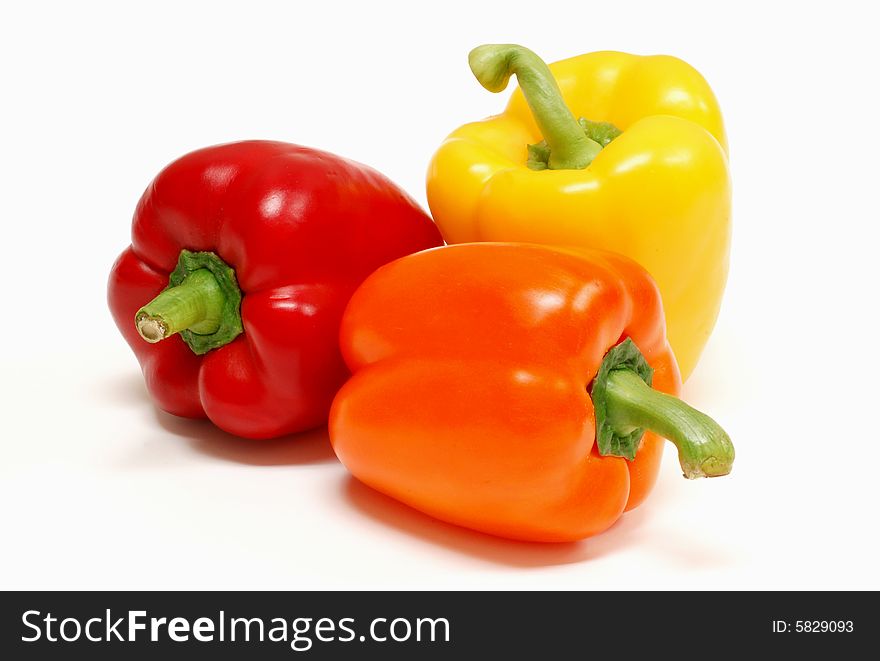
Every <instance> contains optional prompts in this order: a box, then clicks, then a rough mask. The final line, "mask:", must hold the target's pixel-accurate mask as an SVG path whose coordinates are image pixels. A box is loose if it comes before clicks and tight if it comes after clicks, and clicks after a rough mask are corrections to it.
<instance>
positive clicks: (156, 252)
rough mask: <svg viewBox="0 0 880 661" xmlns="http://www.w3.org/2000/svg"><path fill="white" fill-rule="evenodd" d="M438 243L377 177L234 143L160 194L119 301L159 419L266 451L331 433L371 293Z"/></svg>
mask: <svg viewBox="0 0 880 661" xmlns="http://www.w3.org/2000/svg"><path fill="white" fill-rule="evenodd" d="M440 244H442V239H441V237H440V234H439V232H438V231H437V229H436V227H435V225H434V223H433V222H432V221H431V219H430V218H429V217H428V216H427V215H426V214H425V213H424V212H423V211H422V210H421V209H420V208H419V207H418V206H417V205H416V204H415V203H414V202H413V201H412V200H411V199H410V198H409V197H407V195H406V194H405V193H403V192H402V191H401V190H400V189H399V188H397V187H396V186H395V185H394V184H392V183H391V182H390V181H389V180H388V179H386V178H385V177H384V176H382V175H381V174H379V173H378V172H376V171H374V170H372V169H370V168H368V167H366V166H363V165H360V164H358V163H354V162H352V161H348V160H346V159H343V158H340V157H338V156H334V155H333V154H329V153H326V152H322V151H316V150H313V149H308V148H306V147H301V146H297V145H292V144H286V143H280V142H265V141H249V142H239V143H233V144H226V145H220V146H217V147H209V148H207V149H201V150H199V151H195V152H193V153H191V154H188V155H186V156H184V157H183V158H181V159H179V160H177V161H175V162H174V163H172V164H171V165H169V166H168V167H166V168H165V169H164V170H163V171H162V172H161V173H160V174H159V175H158V176H157V177H156V179H155V180H154V181H153V182H152V183H151V184H150V186H149V187H148V188H147V190H146V192H145V193H144V195H143V197H142V198H141V200H140V202H139V204H138V206H137V210H136V211H135V214H134V220H133V226H132V243H131V246H129V247H128V248H127V249H126V250H125V251H124V252H123V253H122V255H120V257H119V258H118V259H117V260H116V263H115V264H114V265H113V269H112V272H111V274H110V282H109V294H108V299H109V304H110V309H111V311H112V313H113V317H114V319H115V321H116V324H117V326H118V327H119V329H120V331H121V332H122V334H123V336H124V337H125V339H126V341H127V342H128V344H129V345H130V346H131V348H132V349H133V350H134V353H135V355H136V356H137V358H138V360H139V361H140V364H141V368H142V369H143V373H144V378H145V380H146V384H147V388H148V390H149V392H150V394H151V395H152V397H153V399H154V400H155V402H156V404H157V405H158V406H159V407H160V408H162V409H164V410H165V411H168V412H169V413H173V414H175V415H179V416H186V417H193V418H198V417H208V418H210V419H211V420H212V421H213V422H214V423H215V424H216V425H217V426H218V427H220V428H222V429H224V430H226V431H228V432H231V433H233V434H236V435H239V436H244V437H249V438H268V437H274V436H280V435H283V434H288V433H293V432H297V431H302V430H304V429H308V428H311V427H315V426H317V425H320V424H322V423H323V422H325V421H326V418H327V411H328V409H329V407H330V403H331V401H332V400H333V396H334V394H335V393H336V391H337V389H338V388H339V386H340V385H341V384H342V383H343V382H344V381H345V379H346V376H347V370H346V367H345V364H344V363H343V361H342V358H341V356H340V353H339V348H338V329H339V323H340V319H341V316H342V311H343V310H344V308H345V305H346V303H347V302H348V299H349V297H350V296H351V293H352V292H353V291H354V290H355V288H356V287H357V286H358V284H359V283H360V282H361V281H362V280H363V279H364V278H366V277H367V276H368V275H369V274H370V273H372V272H373V271H374V270H375V269H376V268H378V267H379V266H381V265H383V264H385V263H386V262H389V261H391V260H393V259H396V258H398V257H401V256H403V255H406V254H409V253H412V252H416V251H419V250H423V249H425V248H430V247H433V246H437V245H440ZM136 317H137V319H136ZM160 340H164V341H160Z"/></svg>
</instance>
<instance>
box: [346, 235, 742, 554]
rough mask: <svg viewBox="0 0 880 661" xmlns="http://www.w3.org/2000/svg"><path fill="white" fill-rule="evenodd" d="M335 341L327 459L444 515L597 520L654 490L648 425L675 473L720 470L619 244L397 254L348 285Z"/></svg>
mask: <svg viewBox="0 0 880 661" xmlns="http://www.w3.org/2000/svg"><path fill="white" fill-rule="evenodd" d="M341 347H342V352H343V356H344V358H345V360H346V363H347V364H348V367H349V368H350V369H351V371H352V374H353V376H352V378H351V379H350V380H349V381H348V383H346V385H345V386H343V388H342V390H341V391H340V392H339V394H338V395H337V397H336V399H335V401H334V403H333V407H332V409H331V413H330V436H331V440H332V443H333V447H334V449H335V451H336V453H337V455H338V456H339V458H340V460H341V461H342V462H343V463H344V464H345V466H346V467H348V469H349V470H350V471H351V472H352V473H353V474H354V475H355V477H357V478H358V479H360V480H361V481H363V482H365V483H366V484H368V485H370V486H372V487H374V488H375V489H377V490H379V491H382V492H384V493H386V494H388V495H390V496H392V497H394V498H397V499H399V500H401V501H403V502H405V503H407V504H409V505H411V506H413V507H415V508H417V509H419V510H422V511H423V512H426V513H428V514H430V515H432V516H435V517H437V518H439V519H443V520H445V521H449V522H452V523H455V524H459V525H462V526H466V527H469V528H473V529H476V530H480V531H484V532H487V533H491V534H495V535H500V536H503V537H510V538H515V539H522V540H533V541H548V542H549V541H570V540H576V539H581V538H584V537H587V536H589V535H593V534H595V533H598V532H601V531H602V530H605V529H606V528H608V527H609V526H610V525H611V524H612V523H614V521H615V520H617V519H618V517H620V516H621V514H622V513H623V512H624V511H625V510H628V509H632V508H633V507H636V506H637V505H638V504H639V503H641V502H642V501H643V500H644V498H645V497H646V496H647V494H648V492H649V491H650V490H651V488H652V486H653V484H654V482H655V480H656V477H657V473H658V470H659V467H660V458H661V454H662V449H663V441H662V439H661V438H660V436H661V435H662V436H665V437H667V438H669V439H670V440H672V441H673V442H674V443H675V444H676V446H677V447H678V450H679V459H680V462H681V465H682V468H683V470H684V472H685V476H686V477H700V476H716V475H723V474H726V473H727V472H729V471H730V468H731V463H732V461H733V446H732V445H731V444H730V440H729V438H728V437H727V435H726V434H725V433H724V431H723V430H722V429H721V428H720V427H718V425H717V424H716V423H714V421H712V420H711V419H710V418H708V417H707V416H705V415H703V414H701V413H699V412H697V411H695V410H694V409H692V408H690V407H689V406H687V405H686V404H684V403H683V402H682V401H681V400H679V399H677V398H676V397H674V395H676V394H677V393H678V391H679V388H680V385H681V381H680V377H679V371H678V367H677V366H676V363H675V359H674V358H673V355H672V352H671V351H670V348H669V345H668V343H667V341H666V334H665V324H664V320H663V310H662V306H661V302H660V296H659V293H658V290H657V286H656V285H655V283H654V281H653V280H652V279H651V277H650V276H649V275H648V274H647V272H645V271H644V270H643V269H642V268H641V267H640V266H638V265H637V264H636V263H635V262H632V261H630V260H629V259H627V258H625V257H621V256H618V255H614V254H612V253H606V252H601V251H589V250H579V249H572V250H568V249H565V250H563V249H557V248H550V247H545V246H538V245H525V244H493V243H480V244H461V245H455V246H450V247H446V248H438V249H433V250H428V251H425V252H422V253H418V254H415V255H410V256H408V257H404V258H402V259H399V260H397V261H395V262H392V263H391V264H388V265H386V266H384V267H382V268H380V269H379V270H378V271H377V272H375V273H374V274H373V275H371V276H370V277H369V278H367V280H366V281H365V282H364V283H363V284H362V286H361V287H360V288H359V289H358V290H357V292H355V294H354V297H353V298H352V299H351V302H350V304H349V306H348V308H347V310H346V313H345V315H344V317H343V322H342V330H341ZM651 385H653V388H652V387H651ZM664 393H666V394H664ZM591 394H592V398H591ZM646 429H648V430H651V431H647V432H645V430H646Z"/></svg>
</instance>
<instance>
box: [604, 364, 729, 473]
mask: <svg viewBox="0 0 880 661" xmlns="http://www.w3.org/2000/svg"><path fill="white" fill-rule="evenodd" d="M606 394H607V397H608V400H607V402H608V424H610V425H611V426H612V427H613V428H616V429H620V430H623V431H625V430H627V429H633V428H641V429H648V430H650V431H652V432H655V433H656V434H658V435H660V436H663V437H664V438H666V439H668V440H670V441H672V443H673V444H674V445H675V447H676V448H677V449H678V461H679V463H680V464H681V468H682V470H683V471H684V476H685V477H686V478H688V479H694V478H697V477H718V476H721V475H727V474H728V473H729V472H730V470H731V468H732V467H733V458H734V449H733V443H731V441H730V437H729V436H728V435H727V432H725V431H724V430H723V429H722V428H721V427H720V426H719V424H718V423H717V422H715V421H714V420H713V419H712V418H710V417H709V416H708V415H706V414H705V413H701V412H700V411H697V410H696V409H695V408H692V407H691V406H688V405H687V404H685V403H684V402H683V401H681V400H680V399H678V398H677V397H673V396H671V395H667V394H666V393H662V392H659V391H657V390H654V389H653V388H651V387H650V386H649V385H648V384H646V383H645V382H644V380H642V379H641V378H640V377H639V375H638V374H636V373H635V372H633V371H631V370H628V369H618V370H614V371H612V372H611V374H610V375H609V377H608V386H607V391H606Z"/></svg>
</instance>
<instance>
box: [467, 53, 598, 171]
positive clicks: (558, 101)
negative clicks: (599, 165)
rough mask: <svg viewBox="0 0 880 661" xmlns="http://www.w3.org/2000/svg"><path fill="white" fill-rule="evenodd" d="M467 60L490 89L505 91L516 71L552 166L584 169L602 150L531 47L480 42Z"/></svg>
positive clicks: (554, 168)
mask: <svg viewBox="0 0 880 661" xmlns="http://www.w3.org/2000/svg"><path fill="white" fill-rule="evenodd" d="M468 63H469V64H470V67H471V71H473V72H474V76H476V77H477V80H478V81H480V84H481V85H482V86H483V87H485V88H486V89H487V90H489V91H490V92H501V91H503V90H504V89H505V88H506V87H507V83H508V81H509V80H510V77H511V76H512V75H514V74H516V78H517V80H518V81H519V86H520V89H522V92H523V95H524V96H525V99H526V102H527V103H528V104H529V108H530V109H531V111H532V115H533V116H534V118H535V122H536V123H537V125H538V128H539V129H540V131H541V134H542V135H543V136H544V140H545V141H546V142H547V146H548V147H549V149H550V156H549V161H548V167H549V168H550V169H553V170H581V169H583V168H585V167H587V166H588V165H589V164H590V163H591V162H592V161H593V159H594V158H595V157H596V156H597V155H598V154H599V152H600V151H602V145H600V144H599V143H598V142H596V141H595V140H591V139H590V138H589V137H587V135H586V133H585V132H584V129H583V128H582V127H581V125H580V124H578V121H577V119H575V116H574V115H573V114H572V113H571V111H570V110H569V109H568V106H566V105H565V101H564V100H563V98H562V93H561V92H560V91H559V86H558V85H557V84H556V79H554V78H553V74H552V73H551V72H550V68H549V67H548V66H547V64H546V63H545V62H544V61H543V60H542V59H541V58H540V57H538V56H537V55H535V53H533V52H532V51H530V50H529V49H528V48H524V47H523V46H517V45H515V44H486V45H484V46H478V47H477V48H475V49H474V50H472V51H471V52H470V55H469V56H468Z"/></svg>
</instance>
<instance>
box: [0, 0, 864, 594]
mask: <svg viewBox="0 0 880 661" xmlns="http://www.w3.org/2000/svg"><path fill="white" fill-rule="evenodd" d="M19 4H20V7H19V8H16V9H12V8H10V3H4V5H3V9H2V10H0V62H2V65H0V66H2V70H0V71H2V82H0V117H2V122H0V186H2V193H0V224H2V229H3V231H2V235H0V236H2V247H3V250H2V255H0V269H2V283H3V288H2V298H0V311H2V320H0V369H2V379H0V405H2V419H0V425H2V426H0V430H2V431H0V434H2V457H0V478H2V483H0V531H2V532H0V536H2V545H0V558H2V562H0V587H2V588H294V589H296V588H406V589H410V588H412V589H420V588H504V589H507V588H511V589H515V588H526V589H531V588H575V589H590V588H614V589H617V588H709V589H715V588H732V589H738V588H873V589H878V588H880V570H878V560H877V558H878V557H880V544H878V539H877V534H878V533H877V531H878V513H877V511H878V505H880V498H878V487H880V484H878V479H877V474H878V468H880V433H878V428H877V425H878V421H877V420H876V419H875V418H876V417H877V412H878V409H880V402H878V395H880V387H878V379H880V360H878V358H877V352H878V343H877V336H878V327H877V318H878V315H877V305H878V295H877V284H878V276H877V255H878V249H877V240H878V238H880V230H878V223H880V214H878V190H880V167H878V159H880V137H878V136H880V131H878V129H877V126H878V116H880V104H878V92H877V89H878V84H877V65H878V63H880V52H878V46H877V43H878V41H877V36H876V26H877V23H876V20H874V18H873V17H872V16H870V15H869V13H868V12H869V8H870V3H862V2H836V3H833V4H832V3H805V2H791V3H783V2H764V3H760V5H758V4H757V3H756V5H755V6H754V7H753V6H751V5H748V6H747V5H744V4H743V3H739V2H737V3H734V2H731V3H726V4H724V5H722V4H720V3H707V2H688V3H684V2H673V1H672V0H665V1H664V2H662V3H651V2H623V1H614V2H612V1H610V0H609V1H606V2H602V3H598V2H596V3H589V2H584V1H583V0H580V1H578V2H574V3H562V2H553V3H549V2H548V3H539V2H524V3H517V2H513V1H508V2H504V3H499V2H494V3H488V2H487V3H476V2H468V3H463V4H462V5H461V6H457V5H455V4H453V3H450V2H443V3H399V4H398V5H392V4H389V3H377V2H369V3H350V4H346V5H343V4H336V3H331V2H321V3H294V2H288V3H282V2H253V1H252V2H248V3H224V2H191V3H180V2H152V3H150V4H149V5H134V4H129V3H109V2H108V3H104V4H98V3H94V2H76V3H57V4H49V3H44V2H30V3H19ZM498 41H505V42H519V43H523V44H525V45H528V46H530V47H531V48H533V49H534V50H536V51H537V52H538V53H539V54H541V55H542V56H543V57H545V58H546V59H547V60H555V59H561V58H563V57H567V56H571V55H575V54H578V53H581V52H586V51H589V50H600V49H616V50H624V51H632V52H636V53H669V54H674V55H677V56H679V57H681V58H683V59H685V60H687V61H688V62H690V63H691V64H693V65H694V66H695V67H696V68H698V69H699V70H700V71H701V72H702V73H703V74H704V76H705V77H706V78H707V79H708V80H709V82H710V84H711V85H712V86H713V88H714V90H715V92H716V94H717V96H718V98H719V100H720V102H721V105H722V108H723V110H724V113H725V118H726V121H727V128H728V132H729V139H730V145H731V166H732V169H733V177H734V187H735V190H734V228H735V229H734V244H733V254H732V257H733V259H732V269H731V274H730V283H729V287H728V291H727V296H726V299H725V303H724V307H723V311H722V314H721V317H720V319H719V322H718V326H717V329H716V332H715V335H714V336H713V338H712V340H711V342H710V344H709V346H708V348H707V350H706V353H705V355H704V358H703V360H702V362H701V363H700V365H699V367H698V369H697V371H696V372H695V373H694V375H693V377H692V378H691V380H690V381H689V383H688V384H687V386H686V388H685V396H686V397H687V399H689V400H690V401H691V402H692V403H693V404H694V405H696V406H698V407H700V408H702V409H704V410H706V411H707V412H709V413H711V414H712V415H713V416H715V417H716V418H717V419H718V420H719V421H721V422H723V423H724V425H725V426H726V427H727V429H728V431H729V432H730V434H731V436H732V437H733V439H734V441H735V443H736V446H737V463H736V467H735V471H734V473H733V475H731V476H730V477H729V478H726V479H719V480H713V481H700V482H688V481H685V480H683V479H681V477H680V475H679V471H678V467H677V465H676V460H675V453H674V452H673V451H667V453H666V459H665V462H664V465H663V470H662V475H661V478H660V482H659V484H658V487H657V489H656V490H655V492H654V494H653V496H652V498H651V499H650V500H649V501H648V502H647V503H646V504H645V505H643V506H642V507H641V508H640V509H639V510H637V511H636V512H633V513H631V514H628V515H626V516H625V517H624V518H623V520H622V521H621V522H619V523H618V524H617V525H616V526H615V527H614V528H612V529H611V530H610V531H608V532H607V533H605V534H603V535H601V536H599V537H596V538H593V539H591V540H587V541H585V542H583V543H579V544H571V545H562V546H558V545H557V546H554V545H549V546H541V545H530V544H521V543H511V542H507V541H503V540H499V539H494V538H490V537H487V536H483V535H479V534H476V533H472V532H468V531H465V530H461V529H457V528H454V527H452V526H448V525H446V524H442V523H438V522H436V521H433V520H431V519H429V518H427V517H425V516H423V515H421V514H419V513H417V512H415V511H412V510H409V509H407V508H405V507H403V506H400V505H398V504H396V503H394V502H392V501H390V500H388V499H387V498H384V497H382V496H379V495H377V494H375V493H374V492H371V491H370V490H368V489H367V488H365V487H362V486H360V485H359V484H357V483H355V482H354V481H353V480H352V479H351V478H349V477H348V475H347V474H346V472H345V470H344V469H343V467H342V466H341V465H340V464H339V463H338V462H337V461H336V460H335V458H334V456H333V454H332V451H331V449H330V447H329V444H328V441H327V437H326V432H316V433H312V434H308V435H306V436H304V437H302V438H287V439H283V440H281V441H278V442H269V443H252V442H248V441H242V440H237V439H234V438H232V437H229V436H226V435H225V434H223V433H221V432H218V431H216V430H214V429H213V428H211V427H210V425H208V424H206V423H198V422H191V421H185V420H180V419H176V418H173V417H171V416H169V415H166V414H163V413H160V412H157V411H156V410H155V409H154V407H153V405H152V404H151V403H150V401H149V400H148V398H147V395H146V392H145V389H144V386H143V383H142V379H141V375H140V370H139V369H138V366H137V363H136V361H135V359H134V356H133V355H132V354H131V352H130V350H129V349H128V347H127V346H126V344H125V343H124V342H123V340H122V339H121V337H120V336H119V335H118V333H117V331H116V328H115V327H114V325H113V323H112V321H111V319H110V315H109V313H108V311H107V309H106V303H105V300H104V296H105V283H106V277H107V273H108V270H109V267H110V265H111V263H112V262H113V260H114V258H115V257H116V255H117V254H118V253H119V252H120V251H121V250H122V249H123V248H124V247H125V246H126V245H127V243H128V233H129V221H130V218H131V214H132V211H133V209H134V206H135V203H136V201H137V199H138V197H139V196H140V194H141V192H142V191H143V189H144V187H145V186H146V185H147V183H148V182H149V181H150V179H151V178H152V177H153V176H154V175H155V174H156V173H157V172H158V170H159V169H160V168H161V167H162V166H163V165H165V164H166V163H167V162H169V161H170V160H172V159H174V158H176V157H177V156H179V155H182V154H183V153H185V152H187V151H189V150H192V149H194V148H197V147H201V146H205V145H210V144H213V143H218V142H224V141H229V140H237V139H245V138H269V139H278V140H287V141H292V142H300V143H303V144H307V145H312V146H319V147H322V148H324V149H328V150H330V151H334V152H337V153H341V154H344V155H346V156H349V157H351V158H354V159H357V160H360V161H363V162H367V163H370V164H371V165H373V166H374V167H376V168H378V169H379V170H382V171H383V172H385V173H386V174H388V175H389V176H390V177H391V178H392V179H394V180H395V181H397V182H398V183H399V184H401V185H402V186H403V187H404V188H405V189H407V190H408V191H409V192H410V193H411V194H412V195H414V196H415V197H416V199H418V200H419V201H420V202H422V203H423V204H424V200H425V196H424V172H425V168H426V165H427V162H428V160H429V158H430V156H431V154H432V152H433V150H434V149H435V148H436V147H437V146H438V144H439V143H440V141H441V140H442V138H443V137H444V135H445V134H446V133H448V132H449V131H451V130H452V129H453V128H455V127H456V126H457V125H459V124H461V123H464V122H466V121H469V120H472V119H477V118H480V117H483V116H486V115H489V114H492V113H494V112H498V111H499V110H500V109H501V108H502V107H503V103H504V101H505V98H506V96H507V94H504V95H502V96H494V95H491V94H489V93H488V92H486V91H484V90H483V89H482V88H481V87H480V86H479V85H478V84H477V83H476V81H475V80H473V78H472V77H471V74H470V72H469V70H468V67H467V62H466V56H467V53H468V51H469V49H470V48H472V47H473V46H475V45H477V44H480V43H484V42H498Z"/></svg>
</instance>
